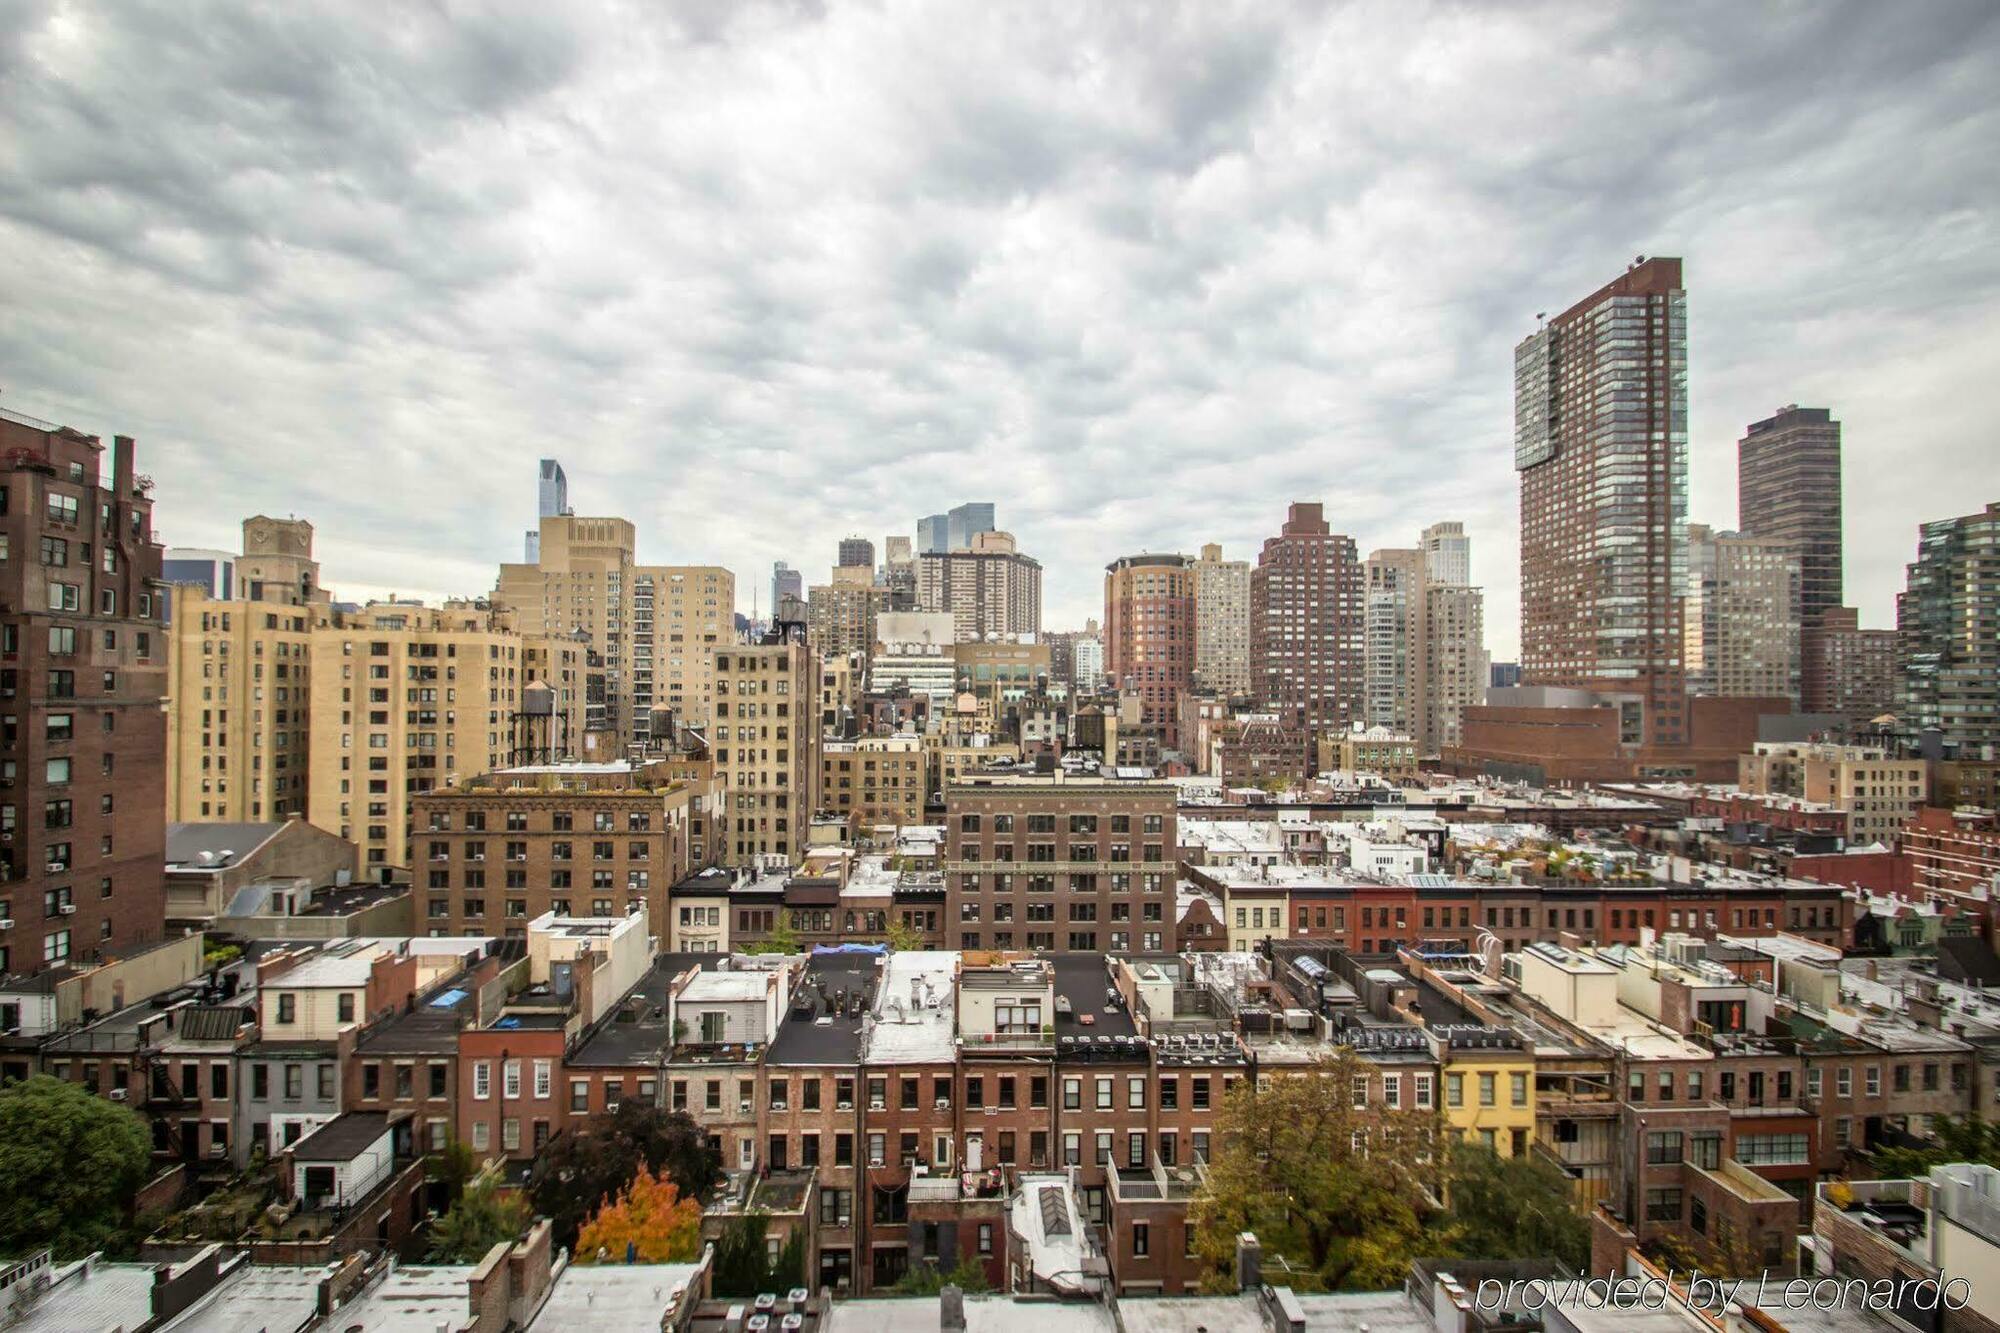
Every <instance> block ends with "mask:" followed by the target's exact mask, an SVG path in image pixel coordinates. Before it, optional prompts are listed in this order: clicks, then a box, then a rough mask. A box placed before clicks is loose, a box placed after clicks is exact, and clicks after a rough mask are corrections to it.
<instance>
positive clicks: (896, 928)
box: [889, 921, 924, 953]
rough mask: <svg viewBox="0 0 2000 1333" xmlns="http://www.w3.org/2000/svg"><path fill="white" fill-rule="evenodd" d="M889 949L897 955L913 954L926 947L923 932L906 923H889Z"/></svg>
mask: <svg viewBox="0 0 2000 1333" xmlns="http://www.w3.org/2000/svg"><path fill="white" fill-rule="evenodd" d="M889 947H890V948H891V949H893V950H895V951H896V952H897V953H913V952H915V951H917V950H919V949H922V948H923V947H924V936H923V932H922V931H920V930H918V929H917V928H916V927H915V926H912V925H910V924H909V923H908V922H905V921H891V922H890V923H889Z"/></svg>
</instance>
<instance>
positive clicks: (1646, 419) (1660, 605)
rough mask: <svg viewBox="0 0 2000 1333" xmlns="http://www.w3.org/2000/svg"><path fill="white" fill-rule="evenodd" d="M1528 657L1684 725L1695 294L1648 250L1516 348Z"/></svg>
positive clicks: (1674, 728) (1550, 678)
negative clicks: (1690, 324) (1691, 301)
mask: <svg viewBox="0 0 2000 1333" xmlns="http://www.w3.org/2000/svg"><path fill="white" fill-rule="evenodd" d="M1514 467H1515V470H1516V471H1518V472H1519V473H1520V475H1521V659H1522V660H1521V666H1522V674H1523V679H1524V680H1525V681H1526V682H1527V683H1529V684H1533V685H1557V686H1573V687H1576V688H1580V689H1588V690H1597V691H1601V692H1604V693H1607V694H1611V695H1614V696H1620V697H1619V700H1618V702H1619V707H1620V712H1621V718H1620V721H1621V729H1622V730H1624V731H1626V732H1627V733H1629V734H1637V735H1640V736H1642V738H1643V739H1644V740H1645V741H1647V742H1650V743H1654V744H1667V745H1678V744H1682V743H1684V741H1685V739H1686V729H1687V728H1686V720H1685V719H1686V716H1687V704H1686V687H1685V683H1684V681H1683V679H1682V677H1683V669H1682V662H1681V652H1682V643H1681V595H1682V592H1683V588H1684V585H1685V582H1686V572H1687V571H1686V551H1685V548H1686V543H1687V293H1686V291H1685V290H1684V288H1683V287H1682V284H1681V261H1680V260H1678V259H1650V260H1645V261H1643V262H1640V263H1637V264H1635V265H1633V266H1632V267H1630V268H1628V269H1627V270H1626V271H1625V272H1624V273H1623V274H1621V275H1620V276H1619V277H1617V278H1615V279H1613V280H1612V281H1611V282H1609V283H1607V284H1605V285H1604V286H1603V287H1602V288H1600V289H1599V290H1597V291H1596V292H1594V293H1592V294H1591V295H1589V296H1587V297H1585V298H1584V299H1583V300H1581V301H1579V302H1577V303H1576V304H1575V305H1573V306H1571V307H1570V308H1569V309H1568V310H1565V311H1563V312H1562V313H1561V314H1559V315H1557V316H1556V317H1555V318H1554V319H1551V320H1549V321H1548V323H1547V324H1546V325H1544V326H1543V327H1542V328H1540V329H1538V330H1537V331H1536V332H1535V333H1533V334H1531V335H1529V336H1528V337H1526V338H1524V339H1522V340H1521V342H1520V344H1519V345H1518V346H1516V347H1515V349H1514Z"/></svg>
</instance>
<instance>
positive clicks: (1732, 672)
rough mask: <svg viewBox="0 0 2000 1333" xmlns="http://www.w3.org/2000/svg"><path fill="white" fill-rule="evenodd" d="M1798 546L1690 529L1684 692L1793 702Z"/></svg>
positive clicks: (1797, 670)
mask: <svg viewBox="0 0 2000 1333" xmlns="http://www.w3.org/2000/svg"><path fill="white" fill-rule="evenodd" d="M1800 587H1801V584H1800V573H1799V548H1798V545H1797V544H1796V543H1794V542H1789V541H1770V540H1765V539H1762V538H1755V537H1745V536H1741V535H1739V534H1737V533H1734V532H1715V531H1714V530H1712V529H1711V528H1709V527H1708V526H1707V525H1706V524H1701V523H1690V524H1688V595H1687V598H1686V600H1685V603H1684V606H1685V609H1684V612H1683V615H1682V623H1683V634H1684V635H1685V640H1686V653H1685V661H1686V665H1687V685H1688V693H1690V694H1717V695H1726V696H1732V697H1739V698H1741V697H1753V698H1776V697H1778V696H1780V695H1782V696H1784V697H1786V698H1789V699H1791V700H1793V701H1794V702H1795V703H1796V702H1797V701H1798V699H1799V692H1800V681H1801V671H1802V658H1801V656H1800V651H1799V644H1800V600H1799V597H1800Z"/></svg>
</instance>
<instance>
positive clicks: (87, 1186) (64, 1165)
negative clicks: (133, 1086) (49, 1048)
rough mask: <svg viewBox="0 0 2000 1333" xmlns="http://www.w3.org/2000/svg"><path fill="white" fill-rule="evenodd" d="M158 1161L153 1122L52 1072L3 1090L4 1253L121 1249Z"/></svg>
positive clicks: (0, 1228) (0, 1224)
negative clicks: (140, 1194) (154, 1160)
mask: <svg viewBox="0 0 2000 1333" xmlns="http://www.w3.org/2000/svg"><path fill="white" fill-rule="evenodd" d="M151 1163H152V1139H151V1135H150V1134H149V1133H148V1132H147V1129H146V1122H145V1121H144V1120H142V1119H140V1118H139V1116H138V1115H137V1114H136V1113H135V1112H133V1111H131V1110H129V1109H127V1108H126V1107H123V1106H120V1105H118V1104H117V1103H116V1102H109V1101H106V1100H105V1099H104V1098H102V1097H97V1096H93V1095H92V1094H90V1093H89V1092H86V1091H85V1090H84V1089H83V1088H82V1087H81V1086H80V1085H78V1084H75V1083H69V1082H65V1081H63V1080H60V1079H53V1078H50V1077H48V1076H47V1075H45V1074H38V1075H36V1076H35V1077H33V1078H30V1079H27V1080H24V1081H23V1082H20V1083H15V1084H11V1085H9V1086H8V1087H6V1088H0V1198H4V1199H5V1200H6V1201H7V1207H6V1208H5V1209H4V1210H0V1253H6V1254H22V1253H24V1252H26V1251H29V1250H34V1249H38V1248H40V1247H41V1246H44V1245H46V1246H49V1247H50V1248H51V1249H53V1250H54V1251H55V1253H56V1257H58V1258H75V1257H77V1256H79V1255H84V1254H89V1253H90V1252H91V1251H92V1250H102V1249H115V1248H117V1247H118V1244H119V1242H120V1239H121V1236H122V1233H123V1231H124V1230H125V1228H126V1226H127V1224H128V1223H129V1221H130V1212H131V1207H132V1199H133V1196H134V1195H135V1194H136V1193H137V1191H138V1189H139V1187H140V1186H141V1185H143V1184H145V1183H146V1173H147V1168H148V1167H149V1166H150V1165H151Z"/></svg>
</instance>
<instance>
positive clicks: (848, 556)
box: [834, 537, 875, 577]
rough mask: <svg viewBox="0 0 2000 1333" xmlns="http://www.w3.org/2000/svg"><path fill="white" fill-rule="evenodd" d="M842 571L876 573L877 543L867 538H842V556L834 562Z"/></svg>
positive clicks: (871, 574)
mask: <svg viewBox="0 0 2000 1333" xmlns="http://www.w3.org/2000/svg"><path fill="white" fill-rule="evenodd" d="M834 563H835V564H836V565H837V566H838V567H839V568H841V569H865V570H867V571H868V573H869V575H870V576H871V577H872V576H873V575H874V573H875V543H874V542H871V541H869V540H868V539H867V538H866V537H842V538H841V539H840V556H839V559H837V560H836V561H835V562H834Z"/></svg>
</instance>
